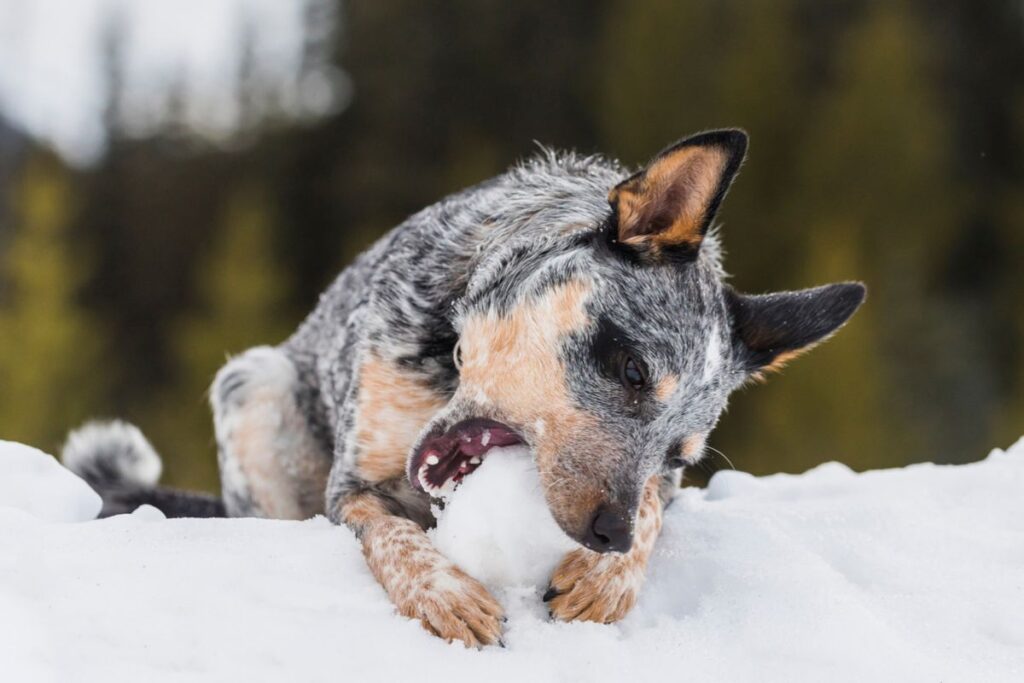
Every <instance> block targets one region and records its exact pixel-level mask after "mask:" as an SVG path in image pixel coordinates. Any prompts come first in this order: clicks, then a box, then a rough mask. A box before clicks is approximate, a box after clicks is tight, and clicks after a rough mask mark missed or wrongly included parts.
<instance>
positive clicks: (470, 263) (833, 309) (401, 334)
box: [212, 133, 863, 531]
mask: <svg viewBox="0 0 1024 683" xmlns="http://www.w3.org/2000/svg"><path fill="white" fill-rule="evenodd" d="M731 134H733V135H741V134H737V133H731ZM745 144H746V143H745V137H744V138H743V148H744V149H745ZM740 156H742V152H740ZM737 167H738V161H737ZM734 170H735V169H733V171H734ZM731 174H732V173H731V172H730V173H729V176H730V177H729V178H726V179H725V181H724V184H723V185H722V187H721V188H720V189H721V192H720V193H719V195H721V194H723V193H724V190H725V188H726V187H727V186H728V183H729V181H730V180H731ZM629 175H630V172H629V171H627V170H626V169H624V168H623V167H621V166H620V165H619V164H617V163H615V162H613V161H609V160H607V159H604V158H602V157H599V156H588V157H584V156H579V155H576V154H572V153H555V152H551V151H542V152H541V153H540V154H538V155H536V156H535V157H534V158H532V159H529V160H527V161H525V162H523V163H522V164H520V165H518V166H516V167H514V168H512V169H511V170H509V171H508V172H507V173H505V174H503V175H501V176H498V177H497V178H494V179H492V180H489V181H487V182H485V183H482V184H480V185H477V186H475V187H472V188H470V189H467V190H464V191H462V192H459V193H458V194H455V195H452V196H450V197H448V198H446V199H443V200H441V201H440V202H438V203H436V204H434V205H432V206H430V207H428V208H426V209H424V210H423V211H421V212H419V213H417V214H415V215H413V216H411V217H410V218H409V219H407V220H406V221H405V222H403V223H402V224H401V225H399V226H398V227H396V228H395V229H394V230H392V231H391V232H390V233H388V234H387V235H385V236H384V237H383V238H381V239H380V240H379V241H378V242H377V243H376V244H375V245H374V246H373V247H372V248H370V249H369V250H368V251H367V252H365V253H364V254H362V255H361V256H360V257H359V258H358V259H356V261H355V262H354V263H353V264H352V265H351V266H349V267H348V268H347V269H346V270H345V271H344V272H342V273H341V275H340V276H339V277H338V278H337V280H336V281H335V282H334V283H333V284H332V285H331V286H330V287H329V288H328V290H327V291H326V292H325V293H324V294H323V295H322V296H321V298H320V301H319V303H318V305H317V306H316V308H315V310H314V311H313V312H312V313H311V314H310V316H309V317H308V318H307V319H306V321H305V322H304V323H303V324H302V325H301V327H300V328H299V329H298V331H297V332H296V333H295V334H294V335H293V336H292V337H291V338H290V339H288V340H287V341H286V342H285V343H284V344H282V345H281V346H280V347H278V348H277V349H276V350H275V352H276V353H279V354H283V356H284V357H285V358H287V359H288V361H289V362H290V363H291V364H292V366H293V367H294V373H292V374H289V375H288V379H286V380H285V379H282V375H281V373H280V372H277V374H274V373H269V374H267V377H266V378H265V379H260V377H262V375H261V371H260V370H259V367H258V363H257V362H256V361H255V360H254V357H253V356H251V355H250V356H246V355H243V356H242V357H240V358H239V359H235V360H233V361H231V363H229V364H228V365H227V366H226V367H225V368H224V369H223V370H222V371H221V373H220V374H219V375H218V379H217V381H216V383H215V385H214V387H213V389H212V399H213V404H214V411H215V420H216V421H217V424H218V441H219V445H220V447H221V451H222V452H221V465H222V475H223V476H222V478H223V479H224V493H225V503H226V504H227V508H228V512H229V514H238V515H248V514H269V512H268V511H267V510H266V509H261V506H260V505H259V504H258V503H257V502H256V501H255V499H254V497H253V494H252V492H251V491H250V490H249V484H247V483H246V480H245V478H244V477H241V476H240V475H237V473H236V475H231V474H230V472H228V473H225V470H226V469H230V467H231V465H232V458H231V454H230V453H225V444H224V442H223V439H222V438H221V436H222V434H229V433H230V429H228V427H227V426H226V425H228V423H229V421H230V420H231V419H233V418H234V416H235V415H237V413H238V411H240V410H244V409H245V408H244V407H245V406H246V405H247V402H249V401H251V400H255V399H254V398H253V397H254V396H256V395H257V394H258V392H259V391H260V390H261V388H262V389H265V388H266V387H268V386H271V385H274V383H275V382H276V383H277V384H276V385H274V386H276V387H277V389H276V390H279V391H285V392H286V393H288V394H289V398H288V400H289V401H291V402H292V403H293V404H294V406H296V408H295V409H294V411H293V412H294V413H295V415H297V416H298V417H297V418H296V419H293V420H292V421H291V422H288V423H287V425H286V428H282V432H284V431H286V429H287V430H298V431H302V432H303V434H302V435H301V439H300V440H301V444H302V446H301V447H300V448H294V447H292V446H291V445H290V444H293V443H294V439H293V438H292V437H291V436H288V435H287V434H284V433H282V435H281V436H282V439H277V440H275V443H277V444H278V445H277V446H275V448H277V447H279V448H280V453H279V454H278V457H279V458H280V459H281V461H282V462H281V467H282V468H283V469H284V470H285V471H287V472H288V473H289V474H290V475H294V481H295V482H298V483H296V484H295V485H294V486H295V487H296V488H294V490H292V493H293V494H294V495H296V496H300V497H302V498H303V500H304V501H305V502H304V503H303V504H302V505H300V506H299V510H300V511H305V512H308V513H313V512H320V511H326V513H327V514H328V516H329V517H331V519H332V520H334V521H340V520H341V514H340V507H341V504H342V502H343V501H344V500H345V498H346V496H349V495H351V494H353V493H358V492H363V491H370V492H373V493H375V494H377V495H378V496H379V497H380V499H381V500H383V501H385V502H386V505H387V506H388V508H389V509H390V510H391V511H392V512H394V513H395V514H398V515H401V516H406V517H409V518H411V519H414V520H416V521H417V522H419V523H420V524H422V525H429V524H430V523H431V521H432V519H431V516H430V511H429V501H428V499H427V497H426V495H425V494H423V493H421V492H418V491H416V490H415V489H414V488H413V487H412V486H410V484H409V482H408V481H407V480H406V479H405V478H404V477H399V478H395V479H393V480H389V481H383V482H375V483H374V482H368V481H365V480H364V479H363V478H361V477H360V476H358V474H357V473H356V469H357V467H356V466H357V464H358V460H359V457H360V453H359V448H358V445H357V444H356V443H355V440H354V438H353V431H354V429H355V420H356V407H357V404H358V392H359V376H358V374H359V369H360V366H361V363H362V361H363V360H364V359H365V358H366V357H367V356H368V354H371V353H372V354H373V355H374V356H375V357H378V358H382V359H384V360H386V361H388V362H391V363H393V364H394V365H395V366H397V367H400V368H402V369H403V370H404V371H407V372H408V373H410V376H415V377H416V378H418V379H419V380H422V381H423V382H424V383H426V384H427V385H429V386H430V387H432V388H433V390H434V391H436V392H437V394H438V395H439V397H441V398H442V399H444V400H447V399H450V398H451V397H452V396H453V395H454V394H455V393H456V390H457V389H458V387H459V372H458V370H457V368H456V366H455V361H454V360H453V351H454V348H455V345H456V342H457V341H458V339H459V334H460V331H461V326H462V323H463V321H465V320H466V319H467V318H468V317H470V316H472V315H474V314H479V313H482V312H485V311H493V312H496V313H498V314H501V313H503V312H507V311H509V310H511V309H512V308H514V307H516V306H519V305H522V304H523V302H528V301H531V300H535V299H537V298H539V297H541V296H542V295H543V294H544V293H545V292H547V291H549V290H551V288H553V287H555V286H557V285H559V284H561V283H566V282H568V281H570V280H582V281H585V282H586V283H587V285H588V291H589V296H588V297H587V300H586V313H587V317H588V319H589V320H591V321H592V322H593V324H591V325H590V326H588V327H587V328H586V329H583V330H580V331H578V332H577V333H575V334H572V335H569V336H568V337H567V338H565V339H563V340H561V342H560V344H561V346H560V348H559V350H558V354H559V357H560V359H561V361H562V363H563V365H564V367H565V368H566V378H567V382H568V385H569V386H568V387H566V391H567V392H568V393H569V394H570V395H571V397H572V399H573V401H574V402H575V404H576V405H577V406H579V407H580V409H581V410H585V411H587V412H588V413H589V414H591V415H593V416H595V417H596V418H597V422H598V424H600V425H601V430H602V439H603V443H606V444H612V445H613V446H614V448H613V452H602V453H592V454H585V455H586V456H587V457H590V458H592V460H593V461H595V462H596V461H597V460H598V459H603V461H602V462H601V465H600V467H597V468H596V469H595V472H599V473H600V476H601V477H603V485H604V486H605V488H606V489H607V490H606V495H607V497H608V500H609V501H610V502H612V503H614V504H616V505H618V506H620V507H621V508H622V509H628V510H632V509H634V508H635V505H636V501H637V499H638V497H639V495H640V491H641V489H642V487H643V485H644V483H645V482H646V481H647V480H648V479H649V478H650V477H651V476H652V475H655V474H658V473H662V474H663V475H664V477H665V480H666V481H667V482H670V483H675V484H676V485H678V478H679V471H680V467H681V466H682V465H683V464H684V463H683V461H682V460H681V459H680V456H679V450H680V444H681V443H683V442H684V441H685V440H686V439H687V438H689V437H692V436H693V435H704V434H706V433H707V432H709V431H710V430H711V429H712V428H713V427H714V425H715V423H716V421H717V420H718V417H719V415H720V414H721V412H722V411H723V409H724V408H725V406H726V402H727V398H728V396H729V394H730V393H731V392H732V391H733V390H734V389H736V388H737V387H738V386H740V385H741V384H743V383H744V382H745V381H747V380H748V379H749V378H750V377H751V375H752V374H754V373H756V372H757V371H758V370H759V368H760V367H761V366H763V365H767V364H768V363H769V362H770V361H771V360H772V359H774V358H775V357H776V356H777V355H778V354H779V353H780V352H783V351H787V350H790V349H796V348H798V347H803V346H807V345H809V344H813V343H815V342H817V341H819V340H821V339H823V338H824V337H826V336H828V335H829V334H831V333H832V332H833V331H835V329H837V328H838V327H839V326H840V325H841V324H842V323H843V322H844V321H845V320H846V319H847V318H848V317H849V315H850V314H852V312H853V310H854V309H855V308H856V307H857V305H859V303H860V300H861V298H862V297H863V289H862V288H860V286H859V285H836V286H833V287H829V288H819V289H817V290H806V291H804V292H799V293H793V294H781V295H775V297H774V298H771V297H769V298H765V299H760V298H756V297H744V296H742V295H739V294H737V293H735V292H733V291H732V290H731V289H730V288H729V287H728V286H727V285H726V284H725V282H724V271H723V266H722V263H721V249H720V246H719V241H718V238H717V236H716V234H715V232H714V231H713V230H712V231H710V232H709V233H707V234H706V235H704V237H703V242H702V243H701V244H700V248H699V250H697V251H696V252H693V253H687V254H684V255H683V257H681V258H660V259H649V258H644V257H642V256H640V257H637V256H636V255H631V254H630V253H629V250H628V249H623V248H622V246H621V245H618V244H617V243H616V240H615V234H614V231H615V228H616V226H615V214H614V212H613V210H612V208H611V207H610V206H609V199H608V196H609V191H610V190H611V189H612V188H613V187H615V186H616V185H617V184H619V183H620V182H622V181H623V180H624V179H626V178H627V177H628V176H629ZM718 200H720V196H719V197H718V198H717V199H716V205H715V207H713V208H712V209H711V211H710V213H712V214H713V211H714V208H717V201H718ZM709 221H710V217H709ZM762 312H763V313H764V317H765V319H766V320H768V321H769V322H771V323H772V324H773V325H774V326H775V327H774V328H773V330H768V331H765V330H763V329H761V328H760V327H759V325H760V322H759V321H760V317H759V316H761V314H762ZM740 323H742V326H743V329H740ZM609 329H610V330H614V331H615V334H616V335H619V336H622V337H624V338H625V339H624V341H625V342H626V343H628V345H629V347H630V348H631V349H632V350H633V351H634V352H635V353H637V354H638V355H639V356H641V357H642V358H643V360H644V362H645V363H646V365H647V366H648V368H649V372H650V375H651V380H652V383H653V382H654V381H657V380H659V379H662V378H666V377H675V378H677V379H678V387H677V388H675V390H674V391H672V392H671V394H670V395H669V396H668V397H667V398H665V400H658V401H655V400H653V399H651V398H650V397H645V398H636V397H632V398H630V399H629V400H628V401H627V400H625V398H624V394H623V391H622V387H621V386H620V385H619V384H618V383H617V382H616V381H614V379H609V378H608V376H607V373H605V372H603V371H602V369H601V367H600V364H599V362H598V360H597V359H596V358H595V351H594V349H595V344H596V343H597V341H596V337H597V336H598V335H600V334H608V330H609ZM602 330H603V331H602ZM773 335H774V336H773ZM752 340H760V341H759V346H758V348H757V349H753V348H752V347H751V345H750V344H751V341H752ZM755 351H756V353H755ZM264 353H265V352H264ZM264 357H266V358H270V360H271V361H273V357H272V356H264ZM274 362H277V361H274ZM254 368H255V369H254ZM275 372H276V371H275ZM261 382H263V383H264V384H261ZM281 382H285V384H284V385H282V384H281ZM488 410H489V409H488V408H487V407H486V406H483V405H474V404H472V402H467V401H465V400H462V401H460V402H458V405H456V401H452V403H451V404H449V405H448V406H447V407H446V408H445V409H444V410H442V411H440V412H439V413H438V414H437V415H436V416H435V417H434V419H433V420H431V421H430V422H429V423H428V424H427V425H426V426H425V427H424V430H423V433H424V434H426V433H428V432H431V431H432V430H433V431H435V432H436V431H437V430H444V429H445V428H446V427H447V426H450V425H451V424H452V423H453V422H455V421H457V420H459V419H463V418H467V417H477V416H479V415H474V414H473V413H474V412H477V411H479V412H486V411H488ZM486 417H490V418H494V419H499V420H502V421H506V422H507V421H508V416H505V415H493V414H487V415H486ZM512 426H513V427H515V428H516V429H518V430H521V431H522V433H523V434H524V435H525V437H526V438H527V441H528V442H530V441H531V440H532V439H534V438H539V436H538V434H537V433H536V432H535V430H533V429H532V427H531V426H530V425H519V424H513V425H512ZM293 436H294V435H293ZM296 438H297V437H296ZM282 443H283V444H289V447H284V446H281V445H280V444H282ZM582 447H583V446H581V448H582ZM576 455H580V454H576ZM693 457H694V458H695V457H699V453H698V454H696V455H694V456H693ZM581 461H582V460H581ZM320 462H322V463H325V465H324V468H326V467H329V469H330V472H329V477H327V479H326V485H325V484H324V479H323V476H322V473H323V472H325V471H326V469H322V468H320V466H319V465H318V464H317V463H320ZM310 463H312V464H310ZM578 474H579V476H580V477H586V476H588V475H587V473H586V472H579V473H578ZM229 475H230V476H229ZM594 476H597V475H594ZM664 490H665V491H670V490H671V486H667V487H664ZM313 498H315V499H316V501H317V503H316V505H312V504H311V503H309V501H310V500H312V499H313ZM567 531H568V530H567Z"/></svg>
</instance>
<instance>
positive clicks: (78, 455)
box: [61, 420, 226, 517]
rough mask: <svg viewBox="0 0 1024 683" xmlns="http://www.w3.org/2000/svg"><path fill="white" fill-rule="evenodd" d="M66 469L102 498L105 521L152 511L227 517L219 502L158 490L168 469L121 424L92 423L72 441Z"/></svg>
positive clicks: (134, 432)
mask: <svg viewBox="0 0 1024 683" xmlns="http://www.w3.org/2000/svg"><path fill="white" fill-rule="evenodd" d="M61 460H62V461H63V462H64V466H65V467H67V468H68V469H69V470H71V471H72V472H74V473H75V474H77V475H78V476H80V477H81V478H82V479H84V480H85V481H86V483H88V484H89V486H91V487H93V489H95V490H96V492H97V493H99V494H100V496H101V497H102V498H103V511H102V512H101V513H100V516H101V517H109V516H110V515H116V514H120V513H123V512H131V511H132V510H134V509H135V508H137V507H139V506H140V505H152V506H153V507H155V508H157V509H158V510H160V511H161V512H163V513H164V514H165V515H167V516H168V517H224V516H226V513H225V511H224V503H223V502H222V501H221V500H220V499H219V498H217V497H216V496H212V495H208V494H201V493H189V492H187V491H178V490H175V489H169V488H166V487H161V486H157V482H158V481H159V480H160V473H161V471H162V470H163V463H162V462H161V460H160V456H159V455H157V453H156V450H155V449H154V448H153V446H152V445H150V443H149V441H147V440H146V437H144V436H143V435H142V432H140V431H139V429H138V428H137V427H135V426H134V425H131V424H128V423H127V422H121V421H120V420H113V421H111V422H89V423H87V424H85V425H83V426H82V427H79V428H78V429H76V430H75V431H73V432H71V434H69V435H68V439H67V441H66V442H65V443H64V449H63V452H62V453H61Z"/></svg>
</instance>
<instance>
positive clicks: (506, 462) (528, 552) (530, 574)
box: [430, 446, 578, 608]
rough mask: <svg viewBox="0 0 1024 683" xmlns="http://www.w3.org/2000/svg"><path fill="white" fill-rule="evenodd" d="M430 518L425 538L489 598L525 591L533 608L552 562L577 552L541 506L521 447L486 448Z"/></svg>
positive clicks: (536, 484) (538, 490)
mask: <svg viewBox="0 0 1024 683" xmlns="http://www.w3.org/2000/svg"><path fill="white" fill-rule="evenodd" d="M434 513H435V516H436V517H437V528H436V529H434V530H433V531H431V532H430V536H431V538H432V539H433V541H434V545H435V546H437V548H438V549H439V550H440V551H441V552H443V553H444V554H445V555H446V556H448V557H449V558H450V559H451V560H453V561H454V562H455V564H457V565H459V566H460V567H462V568H463V569H465V570H466V571H467V572H469V574H470V575H471V576H473V577H474V578H476V579H477V580H479V581H482V582H483V583H484V585H485V586H487V587H488V588H490V589H491V590H492V592H499V591H506V592H507V593H508V594H509V595H510V596H511V595H512V594H522V593H523V591H522V590H521V589H527V590H526V591H525V592H526V593H528V594H529V595H531V596H532V597H534V600H533V602H534V604H535V605H536V606H537V607H538V608H539V607H541V606H542V605H541V602H540V600H539V597H540V595H543V594H544V590H545V589H546V588H547V579H548V577H549V576H551V572H552V571H554V569H555V566H556V565H557V564H558V561H559V560H560V559H561V558H562V557H563V556H564V555H565V554H566V553H567V552H569V551H570V550H572V549H573V548H575V547H578V546H577V545H576V543H574V542H573V541H572V540H571V539H570V538H569V537H568V536H566V535H565V533H563V532H562V530H561V528H560V527H559V526H558V524H557V523H556V522H555V519H554V517H552V516H551V512H550V511H549V510H548V507H547V505H546V504H545V503H544V494H543V492H542V491H541V487H540V479H539V477H538V475H537V471H536V467H535V465H534V463H533V458H532V457H531V455H530V449H529V448H526V447H525V446H507V447H505V448H492V449H491V450H490V451H489V452H488V453H487V457H486V458H485V459H484V461H483V463H482V464H481V465H480V466H479V467H478V468H477V469H476V471H474V472H473V474H472V475H471V476H469V477H467V478H466V480H465V481H464V482H463V483H462V484H461V485H460V486H459V487H458V489H456V491H455V492H454V494H452V495H451V496H450V497H449V499H448V500H447V501H446V503H445V505H444V509H443V510H442V509H439V508H438V507H435V508H434ZM529 589H532V590H529ZM499 597H502V596H499Z"/></svg>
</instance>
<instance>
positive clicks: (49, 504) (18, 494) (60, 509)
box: [0, 441, 103, 614]
mask: <svg viewBox="0 0 1024 683" xmlns="http://www.w3.org/2000/svg"><path fill="white" fill-rule="evenodd" d="M102 504H103V503H102V501H101V500H100V497H99V496H98V495H97V494H96V492H95V491H93V490H92V489H91V488H89V485H88V484H86V483H85V482H84V481H82V480H81V479H79V478H78V477H77V476H75V475H74V474H72V473H71V472H69V471H68V470H66V469H64V468H63V467H61V466H60V463H58V462H57V461H56V460H55V459H53V458H52V457H50V456H49V455H47V454H46V453H43V452H42V451H40V450H36V449H35V448H32V447H30V446H23V445H22V444H19V443H12V442H10V441H0V512H2V511H3V509H4V508H13V509H15V510H20V511H21V512H24V513H28V514H30V515H32V516H34V517H37V518H39V519H41V520H44V521H47V522H84V521H86V520H90V519H95V518H96V515H98V514H99V513H100V507H101V506H102ZM2 613H3V612H0V614H2Z"/></svg>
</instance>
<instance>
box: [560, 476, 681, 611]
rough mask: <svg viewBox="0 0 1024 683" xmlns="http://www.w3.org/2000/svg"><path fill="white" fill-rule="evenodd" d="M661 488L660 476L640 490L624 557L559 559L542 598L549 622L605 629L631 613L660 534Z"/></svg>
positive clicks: (579, 553)
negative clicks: (591, 624) (580, 623)
mask: <svg viewBox="0 0 1024 683" xmlns="http://www.w3.org/2000/svg"><path fill="white" fill-rule="evenodd" d="M661 487H662V476H661V475H656V476H654V477H652V478H651V479H650V480H648V482H647V485H646V486H645V487H644V494H643V498H642V500H641V501H640V506H639V510H638V511H637V521H636V529H635V531H634V534H633V547H632V548H630V550H629V552H626V553H596V552H594V551H592V550H588V549H586V548H580V549H578V550H574V551H572V552H570V553H569V554H568V555H566V556H565V558H564V559H563V560H562V562H561V563H560V564H559V565H558V567H557V568H556V569H555V573H554V574H553V575H552V577H551V585H550V587H549V588H548V591H547V593H545V595H544V600H545V601H547V603H548V609H550V611H551V615H552V616H553V617H555V618H556V619H561V620H563V621H577V620H578V621H597V622H600V623H605V624H610V623H612V622H615V621H618V620H619V619H622V617H624V616H626V613H627V612H629V610H630V609H632V608H633V605H635V604H636V599H637V596H638V595H639V593H640V587H641V586H642V585H643V582H644V576H645V573H646V571H647V560H648V559H649V558H650V556H651V551H652V550H653V549H654V543H655V541H657V539H658V534H659V533H660V531H661V520H662V512H663V508H664V503H663V501H662V497H661V495H660V494H659V489H660V488H661Z"/></svg>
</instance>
